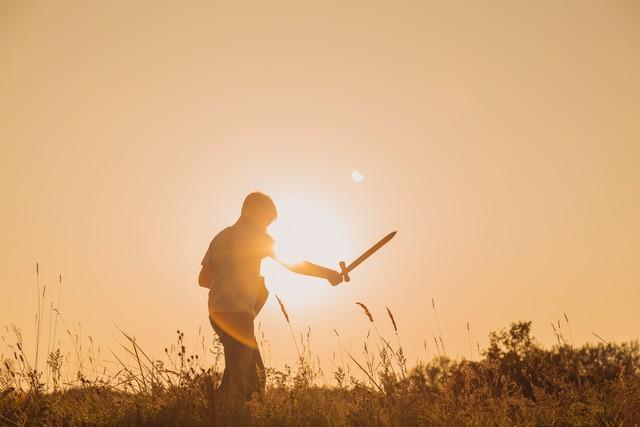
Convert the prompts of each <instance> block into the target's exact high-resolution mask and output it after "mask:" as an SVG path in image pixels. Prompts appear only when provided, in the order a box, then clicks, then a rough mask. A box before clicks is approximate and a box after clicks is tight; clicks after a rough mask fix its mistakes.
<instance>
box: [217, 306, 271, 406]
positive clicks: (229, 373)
mask: <svg viewBox="0 0 640 427" xmlns="http://www.w3.org/2000/svg"><path fill="white" fill-rule="evenodd" d="M210 321H211V325H212V326H213V329H214V330H215V331H216V333H217V334H218V336H219V337H220V341H221V342H222V345H223V347H224V356H225V357H224V358H225V370H224V374H223V377H222V383H221V385H220V390H221V391H224V392H226V393H228V394H231V395H234V396H237V397H241V396H242V397H244V399H245V400H249V399H251V395H252V394H253V393H254V392H255V391H260V390H261V388H260V386H259V384H260V382H259V381H258V376H257V373H256V367H257V365H259V366H260V367H262V368H264V367H263V364H262V358H261V357H260V353H259V351H258V350H257V343H256V341H255V336H254V334H253V317H252V316H251V315H250V314H249V313H216V321H214V320H213V319H210ZM234 336H238V338H240V339H241V340H242V342H241V341H240V340H238V339H236V338H235V337H234ZM245 343H250V344H251V343H253V345H246V344H245ZM256 354H257V356H256Z"/></svg>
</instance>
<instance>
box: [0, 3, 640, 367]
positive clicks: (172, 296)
mask: <svg viewBox="0 0 640 427" xmlns="http://www.w3.org/2000/svg"><path fill="white" fill-rule="evenodd" d="M638 22H640V4H638V3H637V2H635V1H631V0H630V1H609V2H600V1H582V0H580V1H577V0H576V1H568V2H560V3H559V2H554V1H531V2H519V3H518V4H514V3H513V2H509V1H483V2H479V1H478V2H475V1H474V2H452V1H442V2H429V1H406V2H371V1H366V2H365V1H362V2H344V1H340V2H329V1H326V2H317V3H315V4H311V3H310V2H299V1H275V2H254V3H248V2H247V3H243V2H236V1H233V2H232V1H229V2H220V1H216V2H211V1H200V2H198V1H193V2H179V3H177V2H160V1H157V2H139V1H130V0H127V1H109V2H102V3H96V2H86V1H59V2H31V1H11V0H9V1H7V0H5V1H3V2H1V3H0V144H1V145H0V146H1V149H2V151H1V152H2V154H1V155H0V197H1V200H2V209H1V210H0V235H1V236H2V241H1V242H2V243H1V245H0V291H1V294H0V295H1V298H0V326H2V327H3V328H4V326H5V325H9V324H16V325H18V326H19V327H21V328H22V329H23V331H24V333H25V339H26V341H27V343H28V344H29V342H31V344H32V341H33V333H32V331H33V319H34V314H35V311H36V299H35V294H36V284H35V273H34V264H35V262H40V265H41V277H42V279H43V281H44V282H45V283H46V284H47V285H48V286H49V287H50V290H51V289H52V288H53V286H54V284H55V282H56V278H57V275H58V274H59V273H61V274H62V275H63V278H64V283H63V290H62V304H61V311H62V313H63V316H64V318H65V321H66V322H67V323H68V325H69V326H70V327H72V328H75V329H77V324H78V322H80V323H81V325H82V332H83V334H84V335H85V336H86V335H91V336H93V337H95V339H96V341H97V342H98V343H100V344H101V346H102V347H103V348H105V349H107V348H114V349H115V348H116V346H117V344H116V343H117V342H119V341H122V340H121V339H120V338H119V337H118V332H117V329H116V328H115V326H114V324H117V325H119V326H120V327H121V328H123V329H125V330H127V331H128V332H130V333H132V334H134V335H135V336H136V337H138V339H139V340H140V342H141V344H142V345H143V346H144V347H145V348H146V349H147V350H148V351H149V352H150V353H154V354H157V355H158V356H160V354H161V352H162V349H163V348H164V347H165V346H166V345H167V344H168V343H170V342H172V341H173V339H174V335H175V330H176V329H181V330H184V331H185V332H186V334H187V340H189V339H193V338H194V335H195V333H196V332H197V330H198V327H199V326H202V327H203V331H205V333H206V334H208V335H207V336H208V337H212V336H213V332H212V331H211V330H210V329H209V327H208V325H207V320H206V291H205V290H203V289H200V288H198V286H197V284H196V280H195V277H196V274H197V272H198V269H199V262H200V259H201V257H202V255H203V253H204V251H205V249H206V247H207V245H208V243H209V241H210V239H211V238H212V236H213V234H214V233H215V232H217V231H218V230H220V229H221V228H222V227H224V226H225V225H228V224H229V223H231V222H232V221H234V220H235V218H236V216H237V214H238V212H239V208H240V204H241V202H242V199H243V197H244V196H245V195H246V193H248V192H249V191H252V190H255V189H258V190H262V191H264V192H267V193H269V194H271V195H272V196H273V197H274V199H275V201H276V203H278V204H279V206H280V211H281V219H280V221H279V223H278V224H276V225H274V229H273V233H274V235H276V237H281V238H282V239H289V240H294V241H293V242H290V243H291V244H292V245H294V246H295V247H298V248H303V249H304V251H305V254H303V255H308V257H309V258H310V259H311V260H312V261H314V260H316V261H320V262H325V263H332V264H333V266H336V264H337V262H338V261H339V260H341V259H345V260H347V261H349V260H350V259H352V258H354V257H355V256H357V255H358V252H360V251H361V250H364V249H366V248H367V247H368V246H369V245H370V244H372V243H373V242H374V241H375V240H376V239H378V238H380V237H382V236H383V235H384V234H386V233H387V232H389V231H391V230H393V229H397V230H399V233H398V236H397V237H396V238H395V239H394V240H393V241H392V242H391V243H390V244H389V246H388V247H386V248H384V249H383V250H382V251H381V252H380V253H379V254H376V255H375V257H374V258H372V259H371V260H370V262H367V263H366V264H363V266H362V267H360V268H359V269H358V270H356V271H354V273H353V274H352V279H353V281H352V282H351V283H350V284H349V285H348V286H341V287H338V288H335V289H333V288H330V287H329V286H328V285H327V284H326V283H323V282H320V281H315V280H313V279H306V278H301V277H295V276H292V275H290V274H289V273H287V272H283V271H281V270H278V269H277V268H276V267H275V266H274V265H271V264H270V263H265V265H264V270H265V274H266V275H267V278H268V280H269V282H270V288H271V290H272V298H271V300H270V301H269V302H268V304H267V305H266V307H265V310H264V312H263V313H262V314H261V315H260V320H261V322H262V328H263V329H264V330H265V333H266V335H267V338H268V339H269V341H270V343H271V350H270V357H268V358H267V359H268V360H270V361H271V364H272V365H275V366H280V365H282V364H283V363H291V362H293V361H294V360H295V348H294V346H293V343H292V342H291V338H290V336H289V335H288V329H287V328H286V324H285V323H284V320H283V319H282V316H281V314H280V313H279V311H278V308H277V304H276V303H275V299H274V298H273V294H274V293H277V294H278V295H280V296H281V297H282V298H283V300H284V302H285V303H286V304H287V306H288V309H289V311H290V314H291V317H292V320H293V322H294V328H295V329H296V331H301V330H303V329H304V328H306V327H307V326H310V327H311V328H312V346H313V348H314V350H315V351H316V352H317V353H318V354H319V355H320V357H322V358H323V360H328V356H329V355H330V353H331V350H335V349H337V344H336V338H335V336H334V335H333V332H332V329H333V328H336V329H337V330H339V331H340V332H341V335H342V337H343V340H344V345H345V347H347V348H349V346H351V348H353V349H354V352H356V353H357V352H358V351H359V349H360V346H361V343H362V341H363V337H364V336H365V335H366V332H367V329H368V328H369V324H368V323H367V321H366V318H365V317H364V316H363V314H362V313H361V311H360V310H359V308H358V307H356V306H355V304H354V303H355V302H356V301H362V302H364V303H366V304H367V305H368V306H369V308H370V309H371V311H372V313H373V315H374V317H375V318H376V319H377V322H378V327H379V329H380V330H381V332H382V333H385V334H388V333H390V331H391V328H390V325H389V323H388V321H387V319H386V316H385V306H389V307H390V308H391V309H392V310H393V311H394V312H395V314H396V317H397V320H398V323H399V327H400V336H401V339H402V342H403V344H404V345H405V347H406V349H407V353H408V355H409V361H410V362H412V361H413V360H415V357H417V356H421V357H423V358H424V350H423V348H422V345H423V340H424V339H425V338H426V339H427V340H428V341H427V344H428V348H427V351H428V354H429V356H432V355H433V354H434V353H435V348H434V347H433V345H432V344H431V343H432V341H433V335H434V333H437V326H436V324H435V320H434V316H433V312H432V311H431V298H435V300H436V303H437V306H438V310H439V312H438V314H439V317H440V323H441V326H442V333H443V336H444V340H445V344H446V346H447V350H448V352H449V353H450V354H462V355H468V353H469V351H468V342H467V331H466V326H465V325H466V322H467V321H469V322H470V324H471V335H472V341H473V342H474V346H475V342H476V341H478V342H479V343H480V345H481V346H483V345H485V344H486V342H487V340H486V336H487V334H488V332H489V331H491V330H495V329H497V328H500V327H503V326H506V325H508V324H509V322H511V321H515V320H519V319H521V320H533V321H534V334H535V335H536V336H537V337H539V339H540V340H541V341H542V342H543V343H544V344H547V345H550V344H552V343H553V334H552V330H551V327H550V326H549V323H550V322H552V321H555V320H557V319H559V318H561V317H562V314H563V313H567V315H568V316H569V318H570V321H571V327H572V334H573V337H574V339H575V342H576V343H578V344H580V343H583V342H585V341H587V340H590V341H592V340H594V337H593V336H592V335H591V331H596V332H597V333H598V334H599V335H600V336H602V337H604V338H605V339H607V340H611V341H626V340H631V339H636V338H638V334H637V333H638V330H639V328H640V317H638V316H637V312H636V311H637V307H638V297H639V293H638V285H639V283H640V262H638V254H640V221H638V218H640V168H639V167H638V164H639V163H640V143H639V141H640V124H639V123H640V120H639V119H640V117H639V112H640V26H638ZM353 170H358V171H360V172H361V173H362V174H363V175H364V176H365V180H364V181H363V182H362V183H355V182H354V181H352V179H351V172H352V171H353ZM296 240H297V241H296ZM74 325H75V326H74ZM2 333H3V334H4V335H6V333H5V332H4V329H3V332H2ZM63 338H64V337H63ZM327 363H328V362H327ZM326 370H330V365H327V367H326Z"/></svg>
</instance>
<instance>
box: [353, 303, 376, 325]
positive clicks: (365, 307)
mask: <svg viewBox="0 0 640 427" xmlns="http://www.w3.org/2000/svg"><path fill="white" fill-rule="evenodd" d="M356 304H358V305H359V306H360V307H362V309H363V310H364V314H366V315H367V317H368V318H369V322H371V323H373V316H372V315H371V312H370V311H369V309H368V308H367V306H366V305H364V304H363V303H361V302H357V303H356Z"/></svg>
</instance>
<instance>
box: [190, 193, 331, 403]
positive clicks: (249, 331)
mask: <svg viewBox="0 0 640 427" xmlns="http://www.w3.org/2000/svg"><path fill="white" fill-rule="evenodd" d="M277 215H278V214H277V211H276V206H275V204H274V203H273V201H272V200H271V198H270V197H269V196H266V195H265V194H262V193H258V192H255V193H251V194H249V195H248V196H247V197H246V198H245V200H244V203H243V204H242V211H241V214H240V218H239V219H238V220H237V221H236V223H235V224H233V225H232V226H230V227H227V228H225V229H224V230H222V231H221V232H220V233H218V234H217V235H216V236H215V237H214V239H213V240H212V241H211V244H210V245H209V249H208V250H207V253H206V254H205V256H204V259H203V260H202V269H201V270H200V275H199V277H198V282H199V284H200V286H203V287H205V288H209V289H210V291H209V321H210V322H211V326H212V327H213V329H214V330H215V332H216V333H217V334H218V336H219V337H220V341H221V342H222V345H223V347H224V361H225V370H224V374H223V376H222V383H221V385H220V391H222V392H224V393H225V394H231V395H234V396H237V397H243V398H244V399H245V400H249V399H251V395H252V394H253V393H254V392H263V391H264V386H265V384H264V365H263V362H262V357H261V356H260V351H259V349H258V345H257V342H256V338H255V334H254V324H253V320H254V318H255V317H256V315H257V314H258V312H259V311H260V309H261V308H262V306H263V305H264V303H265V302H266V300H267V297H268V294H269V292H268V291H267V288H266V287H265V284H264V279H263V278H262V276H260V263H261V261H262V259H263V258H265V257H271V258H273V259H275V260H276V261H278V262H279V263H280V264H282V265H283V266H285V267H286V268H287V269H289V270H291V271H293V272H294V273H299V274H304V275H307V276H315V277H320V278H323V279H326V280H328V281H329V283H331V285H332V286H336V285H337V284H339V283H340V282H342V276H341V275H340V273H338V272H337V271H335V270H331V269H328V268H324V267H321V266H319V265H315V264H312V263H310V262H308V261H303V262H301V263H299V264H295V265H288V264H285V263H283V262H282V261H280V260H278V259H277V258H276V257H275V255H274V253H273V243H274V241H273V239H272V238H271V236H269V234H267V227H268V226H269V225H270V224H271V223H272V222H273V221H274V220H275V219H276V218H277Z"/></svg>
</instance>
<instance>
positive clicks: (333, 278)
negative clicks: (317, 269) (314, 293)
mask: <svg viewBox="0 0 640 427" xmlns="http://www.w3.org/2000/svg"><path fill="white" fill-rule="evenodd" d="M327 280H328V281H329V283H331V286H336V285H339V284H340V283H342V274H340V273H338V272H337V271H335V270H331V273H329V274H328V276H327Z"/></svg>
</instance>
